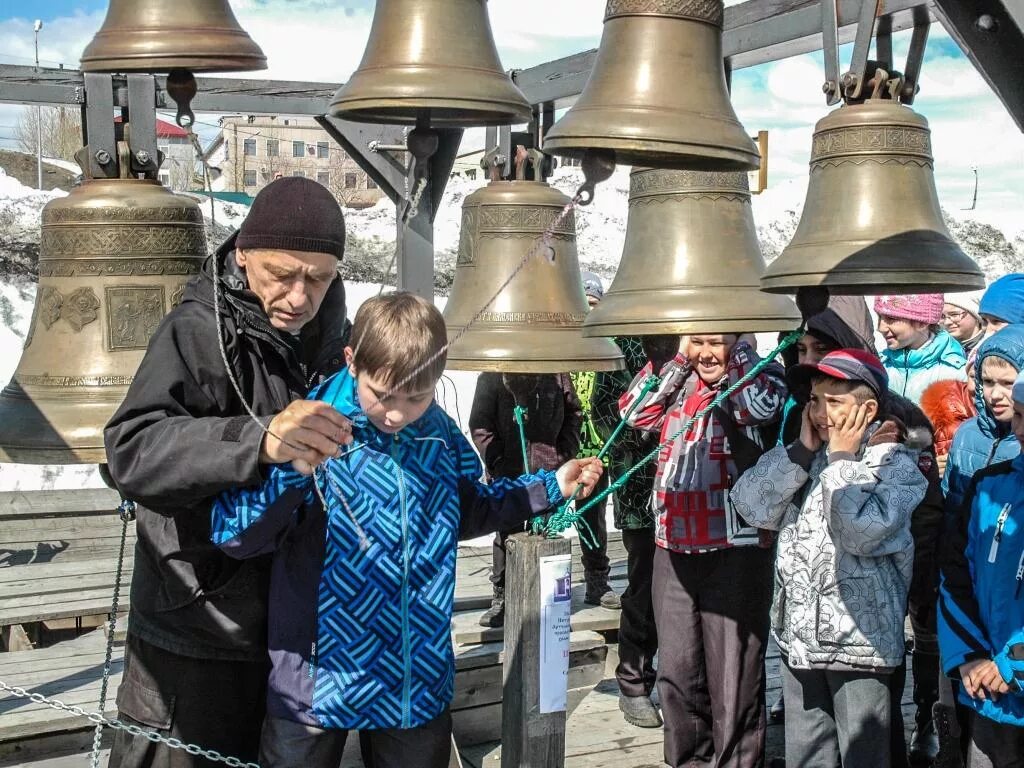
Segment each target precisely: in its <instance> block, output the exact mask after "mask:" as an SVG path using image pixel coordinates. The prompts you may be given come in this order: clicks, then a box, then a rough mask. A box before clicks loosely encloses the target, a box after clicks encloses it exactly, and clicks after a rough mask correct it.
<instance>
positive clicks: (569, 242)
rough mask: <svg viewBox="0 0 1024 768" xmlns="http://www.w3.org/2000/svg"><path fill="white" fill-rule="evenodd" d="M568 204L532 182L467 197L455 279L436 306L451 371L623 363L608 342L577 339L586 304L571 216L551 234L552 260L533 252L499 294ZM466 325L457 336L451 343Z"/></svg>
mask: <svg viewBox="0 0 1024 768" xmlns="http://www.w3.org/2000/svg"><path fill="white" fill-rule="evenodd" d="M568 203H569V198H568V197H566V196H565V195H563V194H562V193H561V192H559V191H558V190H557V189H554V188H552V187H550V186H548V185H547V184H545V183H544V182H540V181H492V182H491V183H490V184H488V185H487V186H486V187H482V188H481V189H478V190H477V191H476V192H474V193H472V194H471V195H469V196H468V197H466V200H465V202H464V203H463V205H462V231H461V233H460V237H459V253H458V258H457V262H456V266H455V282H454V283H453V285H452V292H451V295H450V296H449V297H448V303H447V305H446V306H445V310H444V318H445V322H446V323H447V325H448V337H449V338H450V339H452V340H453V341H454V343H453V344H452V346H451V348H450V349H449V350H448V367H449V368H453V369H455V370H468V371H503V372H521V373H565V372H567V371H613V370H619V369H621V368H622V367H623V360H622V353H621V352H620V351H619V349H618V347H616V346H615V344H614V343H613V342H612V341H611V340H610V339H585V338H583V336H582V334H581V333H580V330H581V328H582V326H583V320H584V318H586V316H587V310H588V306H587V298H586V295H585V294H584V292H583V284H582V283H581V282H580V267H579V260H578V258H577V255H576V221H575V219H574V217H573V214H572V213H570V214H569V215H568V216H566V217H565V218H564V219H563V220H562V222H561V223H560V224H559V225H558V226H557V227H556V228H555V232H554V235H553V237H552V239H551V248H552V250H553V252H554V260H553V261H550V260H549V259H547V258H546V257H545V256H544V255H535V256H533V257H532V258H531V259H530V260H529V261H528V262H527V264H526V266H525V267H523V269H522V270H521V271H520V272H519V273H518V274H517V275H516V276H515V277H514V278H513V279H512V281H511V282H510V283H509V284H508V285H507V286H505V287H504V288H503V289H502V284H503V283H504V282H505V281H506V280H507V279H508V277H509V276H510V275H511V274H512V273H513V272H514V271H515V270H516V269H517V268H518V267H519V266H520V264H521V263H522V259H523V256H524V255H525V254H527V253H528V252H529V251H530V249H531V248H533V247H534V244H535V243H536V241H537V239H538V238H539V237H540V236H541V235H542V234H543V232H544V231H545V230H546V229H547V228H548V227H550V226H551V224H552V223H553V222H554V221H555V220H556V219H557V218H558V216H559V215H560V214H561V213H562V210H563V209H564V208H565V206H566V205H567V204H568ZM499 289H500V291H501V292H500V293H499V294H498V296H497V298H496V299H495V300H494V301H493V303H491V304H490V305H489V306H488V307H486V309H485V310H484V312H483V314H481V315H480V317H479V318H477V320H476V322H474V323H473V324H472V325H469V323H470V321H471V320H472V319H473V318H474V317H475V316H476V315H477V313H478V312H479V311H480V309H481V307H483V306H484V304H486V302H487V301H488V300H489V299H490V298H491V297H493V296H494V295H495V293H496V292H498V291H499ZM467 325H469V329H468V331H466V333H465V335H463V336H462V337H461V338H457V336H458V334H460V333H462V331H464V330H465V329H466V327H467Z"/></svg>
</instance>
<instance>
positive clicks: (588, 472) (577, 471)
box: [556, 456, 604, 499]
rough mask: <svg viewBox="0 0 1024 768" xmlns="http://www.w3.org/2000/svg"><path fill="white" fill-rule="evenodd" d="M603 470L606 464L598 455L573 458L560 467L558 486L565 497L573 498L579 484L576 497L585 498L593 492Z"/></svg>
mask: <svg viewBox="0 0 1024 768" xmlns="http://www.w3.org/2000/svg"><path fill="white" fill-rule="evenodd" d="M603 472H604V464H603V463H602V462H601V460H600V459H599V458H597V457H596V456H591V457H590V458H588V459H571V460H570V461H567V462H565V464H563V465H562V466H561V467H559V468H558V473H557V475H556V477H557V478H558V488H559V490H560V491H561V492H562V496H563V497H564V498H566V499H571V498H572V495H573V493H575V492H576V488H577V486H579V489H580V491H579V493H578V494H576V498H577V499H585V498H587V496H589V495H590V494H591V493H592V492H593V490H594V486H595V485H597V481H598V480H600V479H601V474H602V473H603Z"/></svg>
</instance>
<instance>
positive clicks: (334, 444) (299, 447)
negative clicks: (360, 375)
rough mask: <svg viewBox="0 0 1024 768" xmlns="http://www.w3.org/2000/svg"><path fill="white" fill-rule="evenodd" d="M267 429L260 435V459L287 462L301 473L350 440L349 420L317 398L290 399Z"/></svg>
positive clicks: (267, 462)
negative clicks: (261, 436)
mask: <svg viewBox="0 0 1024 768" xmlns="http://www.w3.org/2000/svg"><path fill="white" fill-rule="evenodd" d="M270 432H272V433H273V434H265V435H263V443H262V444H261V446H260V462H261V463H263V464H284V463H285V462H287V461H290V462H292V465H293V466H294V467H295V470H296V471H297V472H300V473H302V474H304V475H309V474H312V472H313V468H314V467H316V466H317V465H318V464H320V463H322V462H323V461H325V460H327V459H329V458H330V457H332V456H337V455H339V454H340V453H341V446H343V445H348V444H349V443H351V442H352V422H350V421H349V420H348V419H346V418H345V417H344V416H342V415H341V414H340V413H339V412H338V411H337V410H335V409H334V408H332V407H331V406H330V405H328V404H327V403H324V402H322V401H319V400H296V401H294V402H292V403H291V404H289V406H288V407H287V408H285V409H284V410H283V411H281V412H280V413H279V414H277V416H275V417H274V418H273V420H272V421H271V422H270Z"/></svg>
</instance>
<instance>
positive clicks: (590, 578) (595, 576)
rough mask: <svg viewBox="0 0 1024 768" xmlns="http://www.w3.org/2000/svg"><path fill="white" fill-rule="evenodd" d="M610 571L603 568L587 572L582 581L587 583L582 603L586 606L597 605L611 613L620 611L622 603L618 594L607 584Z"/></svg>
mask: <svg viewBox="0 0 1024 768" xmlns="http://www.w3.org/2000/svg"><path fill="white" fill-rule="evenodd" d="M609 573H610V569H608V568H604V569H603V570H600V571H596V570H595V571H587V572H586V573H585V575H584V579H585V580H586V583H587V593H586V595H584V597H583V602H584V603H586V604H587V605H599V606H601V607H602V608H608V609H609V610H612V611H618V610H621V609H622V601H621V599H620V598H619V595H618V593H616V592H615V590H613V589H612V588H611V586H609V584H608V574H609Z"/></svg>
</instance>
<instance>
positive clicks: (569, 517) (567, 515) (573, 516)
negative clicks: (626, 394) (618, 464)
mask: <svg viewBox="0 0 1024 768" xmlns="http://www.w3.org/2000/svg"><path fill="white" fill-rule="evenodd" d="M803 335H804V328H803V325H801V326H800V328H798V329H797V330H795V331H793V332H792V333H790V334H789V335H788V336H786V338H785V339H783V340H782V341H781V342H780V343H779V345H778V346H777V347H776V348H775V349H774V350H772V352H771V353H770V354H769V355H767V356H765V357H764V358H763V359H762V360H760V361H759V362H758V363H757V365H755V366H754V367H753V368H751V369H750V370H749V371H748V372H747V373H746V374H744V375H743V376H742V377H741V378H740V379H739V380H738V381H737V382H736V383H735V384H733V385H732V386H730V387H729V388H728V389H725V390H723V391H722V392H720V393H719V394H718V395H717V396H716V397H715V399H714V400H712V401H711V402H710V403H709V404H708V405H706V406H705V407H704V408H703V409H701V410H700V411H699V412H698V413H695V414H694V415H693V416H691V417H690V418H689V419H687V421H686V423H685V424H683V426H681V427H680V428H679V429H678V430H676V432H675V433H673V434H672V435H670V436H669V437H668V438H666V439H665V440H663V441H662V442H661V443H659V444H658V446H657V447H656V448H654V449H653V450H652V451H651V452H650V453H648V454H647V455H646V456H644V457H643V458H642V459H640V461H638V462H637V463H636V464H634V465H633V466H632V467H630V468H629V469H628V470H626V471H625V472H624V473H623V474H622V475H621V476H619V477H618V478H616V479H615V480H614V481H613V482H611V483H609V485H608V488H606V489H605V490H604V491H602V492H601V493H599V494H597V495H596V496H595V497H594V498H592V499H590V501H588V502H587V503H586V504H584V505H582V506H578V507H576V509H575V510H570V509H569V508H568V505H565V506H563V507H562V509H560V510H559V511H558V512H556V513H555V514H553V515H552V516H551V517H550V518H549V519H548V521H547V525H546V527H545V531H546V533H547V534H548V535H549V536H553V535H558V534H560V533H562V532H563V531H564V530H566V529H567V528H568V527H569V526H570V525H573V524H574V523H576V521H577V520H579V518H580V515H582V514H583V513H585V512H586V511H587V510H588V509H590V508H591V507H593V506H594V505H596V504H598V503H599V502H602V501H604V500H605V499H606V498H608V496H609V495H610V494H612V493H615V492H616V491H618V490H619V489H620V488H621V487H622V486H623V485H625V484H626V482H627V481H628V480H629V478H630V477H632V476H633V474H634V473H636V472H638V471H639V470H640V468H641V467H643V466H644V465H645V464H647V463H649V462H651V461H654V460H655V459H657V458H658V456H659V455H660V454H661V452H662V451H663V450H665V449H666V448H668V447H669V446H671V445H672V444H673V443H675V441H676V440H678V439H679V438H680V437H681V436H682V435H683V434H685V433H686V432H688V431H689V430H690V428H691V427H692V426H693V425H694V423H695V422H697V421H698V420H700V419H703V418H704V417H705V416H707V415H708V414H709V413H710V412H711V411H712V410H713V409H714V408H717V407H718V406H719V405H721V404H722V403H723V402H725V400H726V399H727V398H728V397H729V395H731V394H732V393H733V392H735V391H736V390H738V389H739V388H740V387H742V386H744V385H745V384H747V383H748V382H749V381H750V380H751V379H753V378H754V377H755V376H757V375H759V374H760V373H761V371H763V370H764V369H765V368H767V367H768V366H769V365H771V364H772V363H773V362H774V360H775V356H776V355H778V354H779V353H780V352H782V351H783V350H785V349H788V348H789V347H791V346H793V344H795V343H796V342H797V341H798V340H799V339H800V337H802V336H803ZM639 400H640V398H639V397H638V398H637V401H639Z"/></svg>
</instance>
